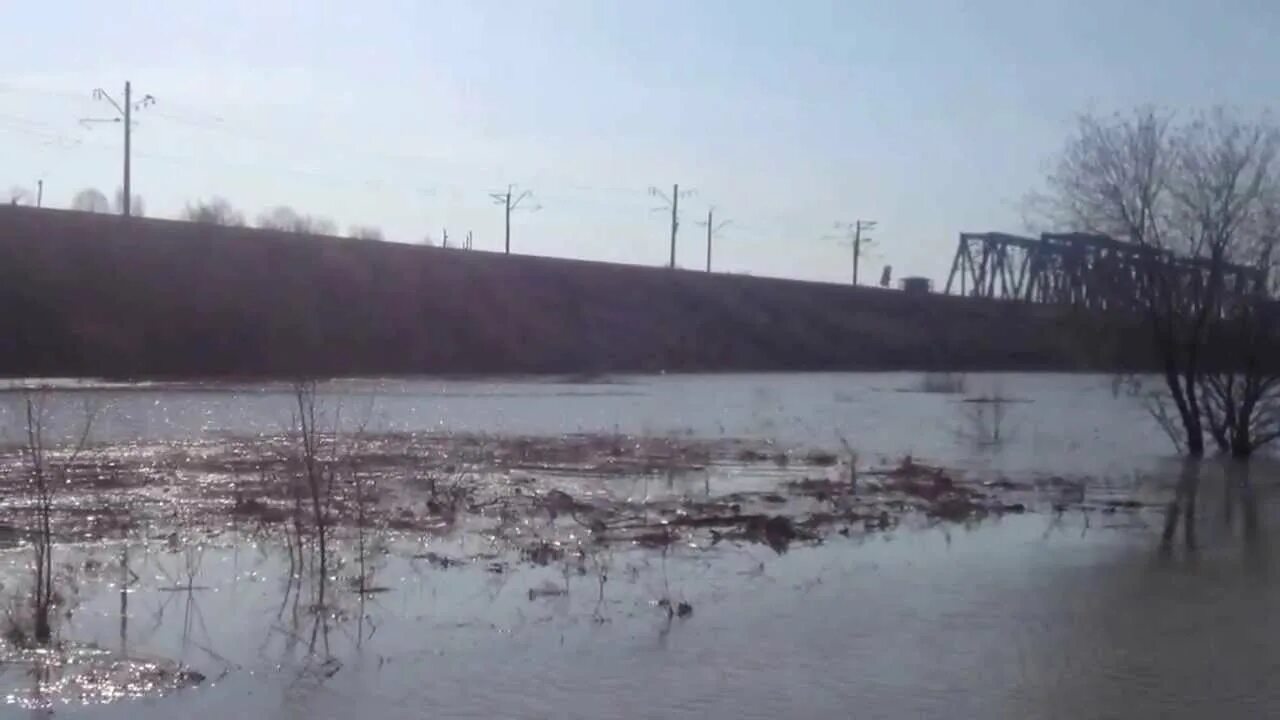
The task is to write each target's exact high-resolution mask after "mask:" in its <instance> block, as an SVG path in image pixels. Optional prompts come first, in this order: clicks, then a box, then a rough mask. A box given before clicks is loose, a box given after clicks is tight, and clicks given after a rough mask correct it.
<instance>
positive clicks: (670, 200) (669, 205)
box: [649, 183, 693, 270]
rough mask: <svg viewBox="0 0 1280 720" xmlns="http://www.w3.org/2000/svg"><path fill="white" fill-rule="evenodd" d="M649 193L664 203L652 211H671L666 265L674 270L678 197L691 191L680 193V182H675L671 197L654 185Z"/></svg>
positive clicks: (678, 227) (691, 193)
mask: <svg viewBox="0 0 1280 720" xmlns="http://www.w3.org/2000/svg"><path fill="white" fill-rule="evenodd" d="M649 194H650V195H652V196H653V197H656V198H659V199H661V200H662V201H663V202H665V203H666V204H665V205H663V206H662V207H657V208H654V212H660V211H665V210H670V211H671V260H670V262H669V264H668V267H670V268H671V269H673V270H674V269H675V267H676V234H677V233H679V232H680V198H681V197H689V196H690V195H693V191H692V190H685V191H684V194H683V195H681V193H680V184H679V183H676V184H675V185H672V186H671V197H667V195H666V193H664V192H662V191H661V190H659V189H658V188H656V187H650V188H649Z"/></svg>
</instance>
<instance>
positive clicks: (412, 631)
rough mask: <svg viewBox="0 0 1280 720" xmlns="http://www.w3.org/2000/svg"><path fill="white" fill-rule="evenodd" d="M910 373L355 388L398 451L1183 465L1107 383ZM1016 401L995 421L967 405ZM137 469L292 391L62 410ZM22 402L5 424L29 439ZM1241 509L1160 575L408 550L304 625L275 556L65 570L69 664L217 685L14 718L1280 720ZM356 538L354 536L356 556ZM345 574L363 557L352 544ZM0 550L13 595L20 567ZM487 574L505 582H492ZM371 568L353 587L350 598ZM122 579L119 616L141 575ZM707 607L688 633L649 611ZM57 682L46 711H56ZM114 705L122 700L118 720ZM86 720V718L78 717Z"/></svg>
mask: <svg viewBox="0 0 1280 720" xmlns="http://www.w3.org/2000/svg"><path fill="white" fill-rule="evenodd" d="M918 382H919V378H918V376H915V375H910V374H873V375H855V374H846V375H806V376H795V375H790V376H788V375H772V376H766V375H761V376H715V377H692V376H671V377H654V378H617V379H614V380H612V381H610V382H604V383H601V382H592V383H581V384H573V383H569V382H548V381H518V380H512V381H502V382H497V381H455V380H449V381H413V382H406V381H343V382H339V383H335V384H333V385H331V386H328V388H327V389H328V390H329V391H330V392H331V393H333V396H335V397H336V396H341V397H342V398H343V400H342V404H343V407H344V408H350V409H351V410H350V412H351V413H352V414H353V415H354V414H358V413H360V412H365V411H364V410H363V408H371V409H370V410H368V411H367V413H366V414H367V415H368V417H369V418H370V419H369V423H368V424H369V426H370V427H374V426H376V428H377V429H378V430H379V431H392V430H394V431H398V432H412V431H441V430H447V431H451V432H470V433H490V434H498V435H501V434H513V435H555V434H560V433H566V432H574V433H581V432H586V433H590V432H601V433H627V434H634V435H691V436H701V437H710V438H715V437H751V438H756V439H764V440H770V441H775V442H777V443H779V444H780V445H786V446H792V447H832V448H835V447H840V446H842V445H843V444H844V443H847V444H848V446H849V447H851V448H853V449H854V450H855V451H856V452H857V453H858V454H859V455H860V456H861V457H876V456H884V457H889V458H892V457H897V456H899V455H902V454H907V453H910V454H913V455H914V456H915V457H917V458H920V459H923V460H927V461H929V462H934V463H937V464H939V465H942V466H945V467H950V468H959V469H963V470H965V471H967V472H972V473H981V474H989V475H993V476H994V475H999V476H1002V477H1003V476H1005V475H1009V476H1015V477H1021V476H1036V475H1040V476H1065V477H1079V478H1088V479H1090V480H1089V481H1091V482H1097V483H1106V484H1108V485H1110V486H1113V487H1115V486H1124V484H1125V483H1129V484H1130V485H1132V488H1133V491H1134V493H1135V494H1137V493H1140V492H1141V493H1148V494H1150V493H1158V492H1160V491H1161V490H1162V489H1167V487H1168V486H1169V485H1170V483H1171V482H1172V478H1171V477H1169V476H1168V474H1169V471H1168V467H1169V463H1168V456H1169V448H1168V441H1167V440H1166V439H1165V438H1164V437H1163V436H1162V435H1161V434H1160V432H1159V430H1158V429H1157V428H1156V427H1155V426H1154V424H1153V423H1152V422H1151V421H1150V420H1149V419H1148V418H1147V417H1146V414H1145V410H1144V409H1143V408H1142V406H1141V404H1140V403H1138V402H1137V401H1136V400H1134V399H1133V398H1129V397H1126V396H1123V395H1121V396H1116V395H1114V394H1113V393H1112V389H1111V383H1110V380H1109V378H1106V377H1101V376H1081V375H1071V376H1068V375H986V376H982V375H970V376H969V377H968V387H967V388H966V393H965V394H961V395H946V394H929V393H920V392H914V391H913V390H914V389H915V388H916V386H917V385H918ZM991 394H999V395H1001V396H1004V397H1007V398H1011V399H1015V400H1017V402H1010V403H1008V405H1007V408H1006V410H1005V414H1004V415H1002V416H1001V417H1000V418H999V420H998V424H999V426H1000V427H999V441H998V442H992V441H991V438H992V437H993V436H994V434H995V433H994V432H993V428H992V426H991V425H992V422H993V421H995V419H994V418H992V417H990V416H984V415H983V414H982V413H981V412H979V411H978V410H976V409H975V408H977V407H979V406H980V405H981V404H976V403H964V402H963V400H964V398H965V397H966V396H967V397H974V396H982V395H991ZM86 395H88V396H93V398H94V399H95V400H96V401H98V402H100V404H101V405H102V406H103V407H104V408H105V410H104V411H103V413H102V415H101V419H100V421H99V422H98V423H96V424H95V431H94V435H95V439H97V440H99V441H101V442H107V443H116V444H125V443H130V442H135V441H139V440H145V441H157V440H167V441H182V440H198V439H207V438H208V437H209V436H212V435H218V436H228V435H230V436H250V435H254V434H257V433H272V432H278V431H279V430H280V429H281V427H282V426H284V425H287V424H288V423H289V421H290V401H291V397H290V395H289V389H288V388H287V387H284V386H281V387H231V386H200V387H183V388H174V387H167V386H149V387H103V386H96V389H91V390H89V389H85V388H82V387H78V388H75V389H74V391H71V390H69V391H68V392H67V393H66V394H65V395H64V396H62V397H61V399H60V401H64V402H67V403H72V402H75V401H77V399H79V398H82V397H84V396H86ZM15 409H16V405H15V406H14V407H13V408H10V409H9V412H10V413H11V414H10V415H8V416H6V418H5V420H6V422H7V427H8V428H9V430H10V433H11V434H10V437H11V438H12V437H13V435H14V434H15V433H16V431H17V428H18V427H19V426H18V424H17V420H18V416H17V415H15V414H13V411H14V410H15ZM1252 479H1253V483H1254V485H1255V487H1256V488H1257V491H1256V494H1255V495H1253V496H1242V495H1241V494H1240V493H1238V492H1235V491H1234V490H1233V488H1232V486H1230V485H1228V484H1226V483H1224V482H1222V481H1221V478H1219V477H1217V476H1216V475H1213V474H1212V473H1210V474H1208V475H1207V476H1206V480H1205V483H1204V486H1203V487H1202V489H1201V492H1200V495H1199V499H1198V503H1199V504H1198V513H1199V515H1198V521H1197V522H1198V526H1197V527H1198V536H1199V548H1198V549H1197V550H1196V551H1195V552H1189V551H1187V550H1185V549H1184V548H1182V547H1181V546H1176V547H1174V549H1173V550H1172V551H1170V552H1162V551H1161V550H1160V548H1159V539H1160V530H1161V524H1162V521H1163V515H1162V513H1161V511H1160V509H1159V507H1158V506H1154V505H1153V506H1149V507H1144V508H1141V509H1137V510H1135V511H1132V512H1112V513H1102V512H1083V511H1076V510H1073V509H1068V510H1066V511H1063V512H1055V511H1054V510H1052V509H1051V508H1040V509H1038V510H1037V511H1034V512H1028V513H1026V514H1018V515H1007V516H1003V517H987V518H985V519H982V520H981V521H973V522H967V523H940V522H935V521H930V520H927V519H925V518H915V519H912V520H909V521H904V522H903V523H902V524H901V525H898V526H895V527H894V528H893V529H891V530H888V531H885V532H876V533H867V534H858V533H854V534H852V535H850V536H849V537H843V536H841V535H838V534H832V535H831V536H829V537H826V538H824V539H823V541H822V542H820V543H810V544H805V545H803V546H796V547H793V548H792V549H791V550H790V551H788V552H785V553H780V552H775V551H774V550H771V549H770V548H769V547H766V546H763V545H758V544H757V545H753V544H740V543H732V542H726V543H718V544H714V545H706V544H701V545H698V546H696V547H695V546H694V544H692V543H691V544H687V545H686V544H680V545H673V546H670V547H668V548H666V549H664V550H661V551H659V550H656V549H651V548H644V547H639V546H635V547H611V548H601V549H599V550H598V551H595V550H593V551H590V552H589V553H587V554H584V555H581V556H578V557H573V558H567V559H566V560H565V561H564V562H554V563H548V564H546V566H538V565H535V564H528V563H525V564H519V563H512V564H510V565H506V566H503V567H501V568H496V567H494V566H493V564H492V563H489V562H464V563H462V564H461V565H454V566H450V567H442V566H441V565H440V564H439V563H437V562H434V561H432V560H431V559H430V557H429V556H428V555H427V553H428V552H430V553H433V554H434V555H433V556H434V557H438V556H452V557H460V556H462V555H463V554H464V552H463V549H462V548H463V545H464V544H465V542H466V541H465V540H464V539H463V538H459V537H449V536H445V537H422V536H417V535H414V534H412V533H409V534H393V535H389V536H387V537H386V538H384V539H383V540H381V542H384V543H385V547H380V548H379V551H378V552H377V553H375V554H374V556H375V557H376V560H374V561H373V562H375V564H376V570H375V571H374V573H373V577H374V578H375V580H376V582H377V584H378V585H379V586H380V587H379V588H378V589H379V590H385V591H384V592H376V593H370V594H365V595H360V594H358V593H335V596H338V597H340V600H338V601H336V602H335V603H334V604H333V605H332V606H329V607H328V609H327V611H325V612H321V613H316V612H308V611H307V609H306V607H305V605H306V600H305V592H304V593H302V595H303V596H304V599H303V600H302V602H300V603H299V602H298V601H297V598H298V597H299V592H298V590H299V589H298V588H296V587H294V584H293V582H292V576H291V574H290V572H289V569H288V562H287V557H286V555H285V552H284V551H283V550H282V548H281V547H280V545H279V544H278V543H277V542H275V541H274V540H271V539H269V538H264V537H262V536H259V535H256V534H253V533H249V532H246V531H245V530H244V529H242V528H234V529H232V528H228V529H226V530H224V531H221V532H203V533H202V534H200V535H198V536H193V537H176V536H169V537H164V536H162V535H158V534H153V535H147V534H146V533H143V534H141V536H136V537H131V538H130V539H128V540H112V541H107V542H96V543H90V544H84V543H79V544H68V545H67V546H65V547H60V548H59V552H60V553H61V554H60V556H59V562H60V563H64V564H65V566H66V572H67V573H69V574H72V575H74V576H75V578H76V579H75V581H74V583H72V586H73V587H72V589H71V590H68V592H69V593H74V595H75V602H74V603H73V604H72V606H73V608H74V612H73V613H72V614H71V615H70V617H68V618H66V619H65V620H64V624H63V627H62V630H61V637H62V638H63V639H64V640H65V641H66V642H67V643H68V644H69V645H74V646H76V647H86V648H95V649H101V650H103V651H110V652H111V653H113V657H117V658H144V659H145V658H156V659H165V660H167V661H172V662H174V663H179V664H181V665H182V666H183V667H187V668H190V669H192V670H195V671H198V672H199V673H200V675H201V676H203V677H204V681H203V682H200V683H198V684H195V685H194V686H192V687H184V688H181V689H177V690H174V691H172V692H164V693H156V694H152V695H145V696H144V697H141V698H133V697H128V696H125V697H120V698H111V697H105V698H104V697H102V696H101V693H98V694H95V693H93V692H89V693H87V694H85V695H82V696H81V697H80V699H79V700H76V701H61V700H60V701H57V702H41V701H40V695H41V693H44V692H46V691H47V689H48V688H47V687H46V685H47V684H48V682H47V680H48V679H47V678H46V679H45V680H44V681H42V680H40V679H39V675H38V673H33V672H32V671H31V668H32V665H31V664H26V665H24V664H21V663H18V664H7V665H5V666H4V668H3V670H0V692H3V693H5V694H6V696H7V699H8V701H9V704H8V705H7V706H0V717H10V716H13V717H49V716H50V714H49V713H52V716H56V717H93V718H98V717H103V718H169V717H193V718H215V717H216V718H225V717H228V716H230V717H243V718H259V717H261V718H302V717H306V718H349V717H357V716H367V717H376V718H420V717H458V718H492V717H530V718H542V717H547V718H550V717H556V718H648V717H652V718H672V717H689V718H694V717H697V718H777V717H814V718H832V717H858V718H863V717H866V718H906V717H910V718H916V717H926V718H958V717H984V718H986V717H990V718H1106V717H1116V718H1146V717H1151V718H1166V717H1173V718H1199V717H1209V716H1213V717H1226V718H1236V717H1239V718H1254V717H1274V716H1278V715H1280V684H1276V683H1275V682H1273V679H1274V678H1275V677H1276V675H1277V672H1278V671H1280V649H1277V645H1276V644H1275V643H1274V642H1273V641H1272V639H1271V637H1270V628H1271V627H1272V623H1271V619H1270V618H1271V615H1272V613H1273V609H1274V608H1275V607H1276V601H1277V600H1280V584H1278V583H1277V579H1276V578H1277V572H1276V570H1277V567H1276V552H1275V549H1274V547H1273V545H1272V539H1271V538H1272V536H1273V534H1274V533H1273V532H1272V531H1271V528H1273V527H1275V524H1276V522H1277V521H1280V502H1278V501H1277V499H1276V495H1275V493H1274V492H1273V490H1274V487H1275V479H1276V478H1275V477H1274V474H1273V473H1272V471H1271V470H1269V469H1267V468H1266V466H1265V465H1259V467H1257V468H1255V470H1254V471H1253V478H1252ZM347 542H348V543H349V540H348V541H347ZM347 549H349V547H348V548H347ZM29 554H30V553H29V551H28V550H27V549H26V548H23V547H15V548H12V549H9V550H5V551H4V552H3V554H2V555H0V563H3V564H4V566H5V567H6V568H7V569H5V570H3V573H4V577H5V584H6V585H11V584H12V582H13V580H14V578H18V577H20V576H21V574H22V572H23V568H24V567H25V566H26V564H27V563H29V562H30V558H29ZM497 570H501V572H498V571H497ZM351 572H352V568H351V567H350V565H349V564H347V565H343V566H341V567H340V568H339V569H337V570H336V571H335V572H334V573H333V578H334V579H333V582H334V584H335V586H337V587H341V586H342V584H343V583H344V582H345V580H346V579H347V578H348V576H349V575H350V574H351ZM122 578H127V587H126V591H125V592H123V593H122V592H121V591H120V590H121V587H120V583H121V579H122ZM659 599H667V600H668V601H669V602H670V603H671V605H672V606H674V605H675V604H676V603H687V604H688V609H689V612H688V614H687V616H684V617H681V616H674V617H673V613H671V612H667V608H666V607H664V606H662V605H659V604H658V600H659ZM42 683H43V684H42ZM105 700H114V702H104V701H105ZM81 702H83V703H85V704H81Z"/></svg>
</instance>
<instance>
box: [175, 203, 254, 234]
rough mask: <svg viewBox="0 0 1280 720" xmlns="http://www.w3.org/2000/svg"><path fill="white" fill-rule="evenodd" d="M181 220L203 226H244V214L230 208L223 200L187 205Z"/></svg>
mask: <svg viewBox="0 0 1280 720" xmlns="http://www.w3.org/2000/svg"><path fill="white" fill-rule="evenodd" d="M182 215H183V218H184V219H186V220H188V221H190V222H195V223H204V224H205V225H224V226H228V227H240V226H242V225H244V214H243V213H241V212H240V211H239V210H236V209H235V208H233V207H232V206H231V203H229V202H227V200H226V199H225V198H220V197H214V198H210V199H208V200H203V201H200V202H196V203H190V204H188V205H187V207H186V210H184V211H183V214H182Z"/></svg>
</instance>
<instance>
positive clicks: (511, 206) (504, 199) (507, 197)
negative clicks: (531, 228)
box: [489, 185, 542, 255]
mask: <svg viewBox="0 0 1280 720" xmlns="http://www.w3.org/2000/svg"><path fill="white" fill-rule="evenodd" d="M514 190H515V186H514V185H508V186H507V191H506V192H505V193H500V192H497V193H489V197H491V198H493V202H494V204H495V205H501V206H502V207H503V214H504V216H505V217H506V251H505V252H506V254H507V255H510V254H511V211H513V210H516V209H517V208H519V207H520V203H522V202H524V201H525V200H532V199H533V191H532V190H525V191H524V192H522V193H520V194H519V195H518V196H516V197H515V198H514V199H513V198H512V192H513V191H514ZM541 209H542V206H541V205H537V204H535V205H534V206H533V207H531V208H529V211H530V212H537V211H539V210H541Z"/></svg>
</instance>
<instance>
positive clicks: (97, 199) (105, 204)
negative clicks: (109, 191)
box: [71, 188, 111, 213]
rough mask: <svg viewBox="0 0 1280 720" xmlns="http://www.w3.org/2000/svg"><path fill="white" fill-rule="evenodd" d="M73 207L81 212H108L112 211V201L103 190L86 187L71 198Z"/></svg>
mask: <svg viewBox="0 0 1280 720" xmlns="http://www.w3.org/2000/svg"><path fill="white" fill-rule="evenodd" d="M71 209H72V210H79V211H80V212H91V213H107V212H111V203H110V202H109V201H108V200H107V196H106V195H103V194H102V191H101V190H97V189H95V188H85V189H84V190H81V191H80V192H78V193H76V194H75V197H73V198H71Z"/></svg>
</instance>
